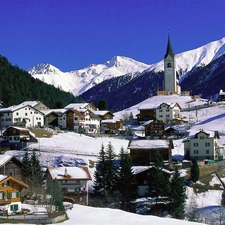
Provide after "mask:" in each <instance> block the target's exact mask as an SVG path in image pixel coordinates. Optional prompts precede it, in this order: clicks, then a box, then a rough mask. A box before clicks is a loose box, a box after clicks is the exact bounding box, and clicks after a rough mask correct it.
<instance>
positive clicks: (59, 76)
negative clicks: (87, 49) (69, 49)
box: [27, 56, 149, 96]
mask: <svg viewBox="0 0 225 225" xmlns="http://www.w3.org/2000/svg"><path fill="white" fill-rule="evenodd" d="M147 68H149V65H147V64H144V63H141V62H138V61H135V60H133V59H131V58H128V57H122V56H115V57H113V58H112V59H111V60H109V61H107V62H105V63H104V64H91V65H90V66H88V67H86V68H84V69H81V70H74V71H70V72H62V71H60V70H59V69H58V68H56V67H54V66H52V65H50V64H38V65H37V66H34V67H32V68H30V69H28V70H27V71H28V72H29V73H30V74H31V75H32V76H33V77H34V78H38V79H40V80H42V81H44V82H46V83H48V84H52V85H54V86H55V87H59V88H61V89H62V90H64V91H69V92H72V93H73V94H74V95H75V96H77V95H80V94H82V93H83V92H85V91H87V90H88V89H90V88H91V87H93V86H95V85H97V84H99V83H101V82H102V81H104V80H106V79H110V78H113V77H118V76H121V75H124V74H127V73H131V74H133V76H134V77H135V76H136V75H137V74H140V73H141V72H142V71H143V70H145V69H147Z"/></svg>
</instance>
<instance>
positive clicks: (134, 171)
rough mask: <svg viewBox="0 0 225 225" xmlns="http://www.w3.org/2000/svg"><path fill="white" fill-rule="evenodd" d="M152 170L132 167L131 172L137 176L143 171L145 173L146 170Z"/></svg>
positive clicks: (148, 167) (144, 167) (143, 167)
mask: <svg viewBox="0 0 225 225" xmlns="http://www.w3.org/2000/svg"><path fill="white" fill-rule="evenodd" d="M150 168H152V166H132V171H133V173H134V174H139V173H141V172H143V171H146V170H148V169H150Z"/></svg>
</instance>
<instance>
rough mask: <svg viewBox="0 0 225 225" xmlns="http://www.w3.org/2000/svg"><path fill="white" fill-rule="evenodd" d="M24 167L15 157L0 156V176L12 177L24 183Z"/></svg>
mask: <svg viewBox="0 0 225 225" xmlns="http://www.w3.org/2000/svg"><path fill="white" fill-rule="evenodd" d="M23 168H24V165H23V163H22V162H21V161H20V160H18V159H17V158H16V157H15V156H11V155H6V154H4V155H0V174H2V175H5V176H12V177H15V178H16V179H18V180H21V181H23V182H26V177H25V175H24V172H23Z"/></svg>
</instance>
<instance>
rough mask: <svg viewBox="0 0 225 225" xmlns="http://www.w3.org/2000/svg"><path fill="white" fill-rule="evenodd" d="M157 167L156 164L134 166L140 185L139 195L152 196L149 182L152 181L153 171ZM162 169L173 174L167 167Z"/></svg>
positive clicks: (169, 174)
mask: <svg viewBox="0 0 225 225" xmlns="http://www.w3.org/2000/svg"><path fill="white" fill-rule="evenodd" d="M155 169H156V168H155V167H154V166H132V171H133V173H134V175H135V177H136V181H137V185H138V196H139V197H148V196H151V195H150V193H149V182H151V173H153V172H154V170H155ZM162 171H163V172H164V173H165V174H166V175H168V176H171V174H172V172H170V171H169V170H166V169H162Z"/></svg>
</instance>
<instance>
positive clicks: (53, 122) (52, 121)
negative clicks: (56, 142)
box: [41, 110, 59, 127]
mask: <svg viewBox="0 0 225 225" xmlns="http://www.w3.org/2000/svg"><path fill="white" fill-rule="evenodd" d="M41 112H43V113H44V125H45V126H54V127H57V126H58V117H59V116H58V114H57V113H56V112H54V111H52V110H47V111H46V110H43V111H41Z"/></svg>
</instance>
